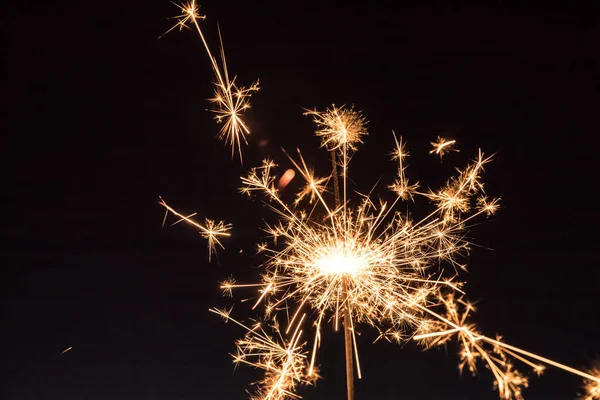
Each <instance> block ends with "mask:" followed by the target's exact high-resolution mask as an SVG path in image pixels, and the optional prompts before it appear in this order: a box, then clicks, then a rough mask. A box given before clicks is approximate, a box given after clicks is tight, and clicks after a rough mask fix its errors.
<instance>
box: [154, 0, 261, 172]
mask: <svg viewBox="0 0 600 400" xmlns="http://www.w3.org/2000/svg"><path fill="white" fill-rule="evenodd" d="M174 4H175V3H174ZM175 5H176V6H177V7H179V9H180V10H181V12H182V14H180V15H178V16H176V17H174V18H176V19H178V21H177V23H176V24H175V25H174V26H173V27H172V28H171V29H169V30H168V31H167V32H166V33H165V34H163V35H162V36H164V35H166V34H167V33H169V32H171V31H172V30H173V29H175V28H179V30H181V29H183V28H184V27H188V24H189V23H190V22H191V23H193V25H194V28H195V29H196V32H197V33H198V36H199V37H200V39H201V40H202V44H203V45H204V49H205V50H206V53H207V54H208V58H209V59H210V62H211V66H212V69H213V71H214V74H215V82H214V97H212V98H211V99H209V101H210V102H211V103H212V104H213V108H212V109H211V110H210V111H211V112H212V113H213V114H214V118H215V120H216V121H217V122H218V123H222V124H223V125H222V126H221V130H220V131H219V135H218V137H219V139H221V140H223V141H224V142H225V143H227V144H229V146H231V157H232V158H233V156H234V155H235V152H236V151H237V152H238V154H239V157H240V162H242V142H243V143H244V144H247V143H248V142H247V139H246V137H247V136H248V135H249V134H250V128H249V127H248V125H247V124H246V122H245V121H244V113H245V112H246V111H247V110H248V109H249V108H250V97H252V94H254V93H255V92H257V91H258V90H259V89H260V86H259V83H258V81H256V82H255V83H253V84H252V85H250V86H249V87H243V86H237V85H236V83H235V80H236V77H235V76H234V77H233V78H232V79H230V78H229V73H228V71H227V61H226V59H225V50H224V48H223V40H222V37H221V30H220V29H218V32H219V40H220V43H221V50H220V52H221V65H219V63H218V62H217V59H216V58H215V57H214V56H213V53H212V52H211V50H210V47H209V45H208V42H207V41H206V38H205V37H204V34H203V32H202V30H201V29H200V25H199V24H198V20H200V19H205V18H206V17H205V16H201V15H199V13H198V5H197V4H196V1H195V0H191V1H189V2H187V3H182V4H175ZM162 36H161V37H162Z"/></svg>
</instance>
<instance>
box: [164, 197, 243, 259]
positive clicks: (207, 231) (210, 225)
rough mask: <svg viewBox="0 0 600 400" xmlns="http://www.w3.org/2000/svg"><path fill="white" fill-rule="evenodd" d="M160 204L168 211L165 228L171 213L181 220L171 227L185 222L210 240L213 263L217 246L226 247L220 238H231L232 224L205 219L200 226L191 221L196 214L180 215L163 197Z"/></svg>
mask: <svg viewBox="0 0 600 400" xmlns="http://www.w3.org/2000/svg"><path fill="white" fill-rule="evenodd" d="M158 204H160V205H161V206H163V207H164V208H165V209H166V212H165V217H164V219H163V227H164V225H165V222H166V221H167V217H168V215H169V213H171V214H173V215H175V216H176V217H178V218H179V219H178V220H177V221H175V222H174V223H173V224H171V226H173V225H176V224H178V223H180V222H182V221H185V222H187V223H188V224H190V225H193V226H195V227H196V228H198V229H199V230H200V234H201V235H202V237H203V238H204V239H206V240H208V262H210V261H211V255H212V254H213V253H214V254H216V246H219V247H220V248H222V249H225V247H223V245H222V244H221V241H220V240H219V238H220V237H229V236H230V233H229V231H230V230H231V227H232V225H231V224H226V223H225V222H224V221H219V222H217V223H215V221H213V220H211V219H208V218H205V220H204V225H200V224H199V223H197V222H196V221H194V220H192V219H191V217H193V216H194V215H196V213H194V214H191V215H183V214H180V213H178V212H177V211H175V209H173V208H172V207H171V206H169V205H168V204H167V203H165V201H164V200H163V199H162V197H161V198H160V201H159V202H158Z"/></svg>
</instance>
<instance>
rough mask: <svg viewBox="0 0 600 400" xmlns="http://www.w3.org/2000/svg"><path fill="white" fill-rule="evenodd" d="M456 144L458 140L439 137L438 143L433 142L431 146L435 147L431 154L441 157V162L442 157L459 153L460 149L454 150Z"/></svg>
mask: <svg viewBox="0 0 600 400" xmlns="http://www.w3.org/2000/svg"><path fill="white" fill-rule="evenodd" d="M455 144H456V140H447V139H444V138H443V137H440V136H438V138H437V142H431V145H432V146H433V150H431V151H430V152H429V154H433V153H435V154H437V155H439V156H440V160H441V159H442V157H444V154H445V153H446V152H449V151H456V152H458V151H459V150H458V149H454V148H452V146H454V145H455Z"/></svg>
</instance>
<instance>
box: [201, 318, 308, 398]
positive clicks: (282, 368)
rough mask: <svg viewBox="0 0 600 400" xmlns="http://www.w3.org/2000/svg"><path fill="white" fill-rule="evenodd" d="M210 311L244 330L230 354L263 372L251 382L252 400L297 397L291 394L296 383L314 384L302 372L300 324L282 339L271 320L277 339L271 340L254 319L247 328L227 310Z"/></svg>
mask: <svg viewBox="0 0 600 400" xmlns="http://www.w3.org/2000/svg"><path fill="white" fill-rule="evenodd" d="M210 311H211V312H213V313H215V314H218V315H220V316H221V317H223V318H224V319H225V320H226V321H232V322H234V323H235V324H237V325H239V326H241V327H242V328H244V329H245V330H246V334H245V336H244V337H243V338H242V339H239V340H237V341H236V343H235V345H236V349H237V351H236V354H232V357H233V360H234V363H235V364H247V365H250V366H253V367H255V368H259V369H262V370H264V371H265V375H264V378H263V379H262V380H261V381H259V382H256V383H255V384H256V385H258V390H257V391H256V393H254V394H253V395H252V399H261V400H284V399H290V398H291V399H299V398H301V397H300V396H299V395H297V394H296V393H294V392H295V390H296V388H297V386H301V385H311V384H313V383H314V381H315V379H316V376H312V377H309V376H307V375H306V370H307V368H306V364H307V356H306V351H304V347H305V345H306V343H305V342H300V338H301V336H302V330H300V329H299V327H300V325H298V326H297V328H296V330H295V331H294V332H293V334H292V335H291V337H290V339H285V338H284V337H283V336H282V335H281V332H280V330H279V324H277V320H274V321H273V323H272V326H271V328H272V329H273V330H274V331H275V336H276V337H277V339H273V337H272V335H269V334H267V333H266V332H265V330H264V329H263V327H262V325H261V324H260V323H258V322H257V323H255V324H254V326H252V327H248V326H246V325H244V324H242V323H241V322H238V321H237V320H235V319H233V318H232V317H231V316H230V314H231V310H219V309H216V308H213V309H211V310H210ZM315 375H316V374H315Z"/></svg>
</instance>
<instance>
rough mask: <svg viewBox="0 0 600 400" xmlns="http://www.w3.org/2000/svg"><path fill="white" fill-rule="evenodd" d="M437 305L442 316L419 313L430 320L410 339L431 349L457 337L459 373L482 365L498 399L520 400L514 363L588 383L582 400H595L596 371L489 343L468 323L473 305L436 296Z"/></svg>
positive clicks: (523, 381)
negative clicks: (559, 371)
mask: <svg viewBox="0 0 600 400" xmlns="http://www.w3.org/2000/svg"><path fill="white" fill-rule="evenodd" d="M439 304H440V305H441V306H443V308H444V309H445V313H444V314H443V315H442V314H438V313H436V312H435V311H433V308H434V307H430V308H428V309H427V310H423V311H424V312H425V313H426V314H428V315H429V316H430V317H432V318H433V319H426V318H424V319H423V320H422V321H421V326H420V327H419V328H418V329H417V330H416V332H417V333H418V334H417V335H415V336H414V337H413V339H414V340H418V341H420V342H421V343H422V344H423V345H424V346H425V347H427V348H431V347H433V346H437V345H443V344H445V343H447V342H448V341H449V340H450V338H452V337H453V336H457V339H458V342H459V345H460V348H461V350H460V358H461V362H460V364H459V368H460V370H462V369H463V368H464V367H465V366H467V367H468V369H469V370H470V371H471V373H473V374H475V373H476V372H477V362H478V361H482V362H483V363H485V365H486V367H487V368H488V369H489V370H490V371H491V372H492V374H493V375H494V378H495V382H494V387H495V388H496V389H497V390H498V393H499V395H500V398H501V399H506V400H511V399H515V400H523V395H522V389H523V388H526V387H527V386H528V385H529V381H528V378H526V377H525V376H524V375H523V374H522V373H521V372H519V371H517V370H515V368H514V365H515V363H517V362H518V363H521V364H523V365H525V366H527V367H529V368H531V369H532V370H533V372H535V373H536V374H537V375H540V374H542V372H543V371H544V370H545V366H544V365H549V366H553V367H556V368H560V369H562V370H564V371H567V372H570V373H572V374H575V375H579V376H580V377H582V378H584V379H586V380H588V381H589V383H588V385H587V386H586V390H587V391H588V394H589V396H591V397H588V398H587V399H586V400H591V399H596V398H597V397H593V396H598V393H595V391H596V392H597V390H598V387H600V378H599V377H598V376H597V375H598V374H597V372H598V371H591V372H590V373H586V372H583V371H580V370H577V369H575V368H571V367H569V366H567V365H564V364H561V363H558V362H556V361H553V360H549V359H547V358H545V357H541V356H539V355H537V354H534V353H531V352H528V351H526V350H523V349H520V348H518V347H515V346H511V345H509V344H506V343H504V342H503V341H502V338H501V337H497V338H496V339H492V338H489V337H487V336H484V335H482V334H480V333H479V332H478V331H477V328H476V326H475V324H473V323H470V322H468V317H469V314H470V313H471V312H472V311H474V310H475V308H474V307H473V305H471V304H470V303H468V302H466V301H464V300H462V299H460V298H459V299H455V297H454V295H453V294H449V295H446V296H443V295H442V294H440V295H439ZM594 375H596V376H594Z"/></svg>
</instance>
